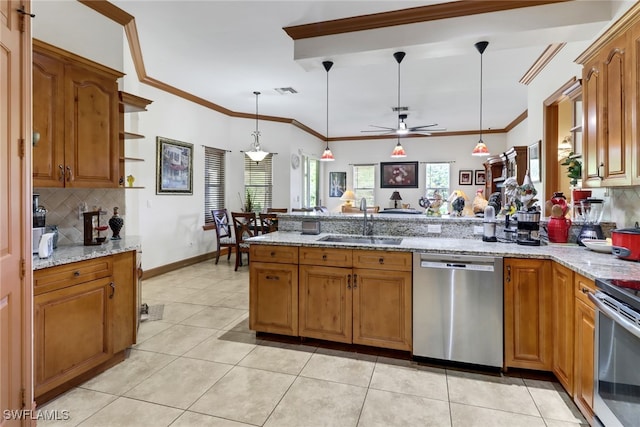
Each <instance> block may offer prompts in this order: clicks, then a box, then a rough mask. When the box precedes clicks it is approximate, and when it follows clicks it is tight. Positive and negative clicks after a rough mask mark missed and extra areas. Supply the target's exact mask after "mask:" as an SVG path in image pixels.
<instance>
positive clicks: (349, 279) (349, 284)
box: [347, 274, 351, 289]
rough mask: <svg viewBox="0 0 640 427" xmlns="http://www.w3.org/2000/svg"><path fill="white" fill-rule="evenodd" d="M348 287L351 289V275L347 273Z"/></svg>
mask: <svg viewBox="0 0 640 427" xmlns="http://www.w3.org/2000/svg"><path fill="white" fill-rule="evenodd" d="M347 289H351V275H350V274H348V275H347Z"/></svg>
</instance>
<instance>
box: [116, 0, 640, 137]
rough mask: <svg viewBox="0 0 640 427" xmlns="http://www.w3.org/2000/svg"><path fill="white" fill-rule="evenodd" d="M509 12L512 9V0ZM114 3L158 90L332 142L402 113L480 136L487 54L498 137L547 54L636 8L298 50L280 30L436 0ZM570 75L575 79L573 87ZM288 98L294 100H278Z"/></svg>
mask: <svg viewBox="0 0 640 427" xmlns="http://www.w3.org/2000/svg"><path fill="white" fill-rule="evenodd" d="M505 1H506V0H505ZM112 3H113V4H115V5H116V6H118V7H119V8H121V9H123V10H125V11H126V12H128V13H130V14H131V15H133V16H134V17H135V20H136V26H137V30H138V34H139V39H140V45H141V49H142V55H143V58H144V65H145V69H146V72H147V74H148V75H149V76H150V77H153V78H154V79H157V80H159V81H161V82H164V83H167V84H169V85H171V86H174V87H176V88H179V89H182V90H184V91H186V92H189V93H191V94H194V95H197V96H199V97H201V98H204V99H206V100H208V101H211V102H213V103H216V104H218V105H220V106H222V107H224V108H227V109H230V110H233V111H236V112H242V113H249V114H254V113H255V96H254V95H253V91H256V90H257V91H260V92H261V93H262V95H260V98H259V112H260V114H261V115H262V114H264V115H269V116H278V117H286V118H292V119H295V120H297V121H299V122H300V123H302V124H303V125H306V126H308V127H310V128H311V129H313V130H315V131H317V132H319V133H321V134H322V135H325V134H326V126H327V120H326V96H327V93H326V78H327V76H326V72H325V71H324V69H323V68H322V64H321V63H322V61H324V60H332V61H333V62H334V66H333V68H332V69H331V71H330V73H329V136H330V137H331V138H336V137H348V136H362V135H369V136H370V135H371V134H370V133H366V134H365V133H362V132H361V131H362V130H367V129H372V128H371V127H370V126H369V125H379V126H389V127H394V126H395V125H396V124H397V114H396V113H394V112H393V111H392V109H391V108H392V107H394V106H396V105H397V102H398V64H397V63H396V61H395V59H394V58H393V55H392V54H393V53H394V52H396V51H399V50H402V51H405V52H406V53H407V56H406V57H405V58H404V60H403V62H402V64H401V66H400V73H401V90H400V98H401V101H400V103H401V105H402V106H408V107H409V118H408V120H407V122H408V124H409V126H417V125H424V124H430V123H438V124H439V125H440V126H441V127H445V128H447V130H448V131H469V130H477V129H478V127H479V108H480V107H479V106H480V99H479V97H480V84H479V82H480V77H479V74H480V54H479V53H478V52H477V51H476V49H475V47H474V43H476V42H477V41H481V40H487V41H489V46H488V48H487V50H486V51H485V53H484V57H483V61H484V75H483V80H484V84H483V105H484V108H483V128H485V129H491V128H497V129H501V128H504V127H506V126H507V125H508V124H509V123H511V122H512V121H513V120H514V119H515V118H516V117H518V116H519V115H520V114H521V113H522V112H524V111H525V110H526V109H527V87H526V86H525V85H523V84H522V83H519V80H520V79H521V78H522V77H523V75H524V74H525V73H526V72H527V71H528V70H529V68H530V67H531V66H532V65H533V64H534V62H535V61H536V59H537V58H538V57H539V56H540V55H541V53H542V52H543V51H544V49H545V48H546V47H547V46H548V45H549V44H551V43H561V42H575V41H590V40H592V39H593V38H594V36H596V35H597V34H598V33H599V32H601V31H602V29H603V28H605V27H606V26H607V25H608V24H609V22H610V20H611V19H612V17H613V16H614V15H615V14H616V13H617V11H619V10H620V9H622V8H628V5H629V3H633V2H629V1H612V0H606V1H605V0H602V1H599V0H575V1H568V2H566V3H559V4H552V5H542V6H535V7H529V8H523V9H517V10H511V11H505V12H494V13H488V14H480V15H473V16H466V17H461V18H452V19H446V20H439V21H430V22H424V23H417V24H410V25H402V26H395V27H387V28H382V29H375V30H367V31H360V32H352V33H346V34H339V35H333V36H323V37H316V38H309V39H302V40H299V41H297V42H294V41H293V40H292V39H291V38H290V37H289V36H288V35H287V34H286V33H285V31H284V30H283V27H288V26H293V25H301V24H308V23H313V22H319V21H325V20H330V19H337V18H345V17H352V16H358V15H365V14H371V13H378V12H385V11H391V10H397V9H404V8H410V7H416V6H426V5H430V4H434V3H442V1H440V2H433V1H432V2H429V1H405V0H395V1H371V0H358V1H337V0H334V1H268V0H261V1H238V0H236V1H153V2H152V1H134V0H115V1H112ZM570 77H571V76H567V79H568V78H570ZM282 87H292V88H294V89H295V90H297V91H298V93H297V94H293V95H292V94H287V95H280V94H279V93H277V92H276V91H275V90H274V89H275V88H282Z"/></svg>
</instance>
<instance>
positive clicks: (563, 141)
mask: <svg viewBox="0 0 640 427" xmlns="http://www.w3.org/2000/svg"><path fill="white" fill-rule="evenodd" d="M581 82H582V81H581V80H580V79H576V78H575V77H574V78H572V79H571V80H569V81H568V82H566V83H565V84H564V85H562V86H561V87H560V88H559V89H558V90H556V91H555V92H554V93H553V94H552V95H551V96H549V97H548V98H547V99H546V100H545V101H544V125H543V126H544V142H543V152H544V159H545V168H544V171H545V172H544V179H543V181H544V199H543V200H549V199H551V197H553V193H555V192H558V191H560V192H563V193H564V195H565V197H566V198H567V200H570V198H571V193H570V192H571V184H570V179H569V177H568V176H567V166H566V165H562V163H564V162H565V160H566V159H567V157H568V156H569V154H570V153H582V116H583V113H582V86H581ZM543 206H544V203H543ZM548 214H549V213H548V212H547V213H546V215H548Z"/></svg>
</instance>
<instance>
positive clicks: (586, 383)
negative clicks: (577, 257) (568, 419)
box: [573, 273, 596, 420]
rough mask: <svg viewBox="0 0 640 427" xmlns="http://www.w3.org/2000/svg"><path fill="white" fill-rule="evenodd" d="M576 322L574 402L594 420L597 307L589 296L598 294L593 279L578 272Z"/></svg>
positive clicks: (586, 415)
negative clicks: (592, 293)
mask: <svg viewBox="0 0 640 427" xmlns="http://www.w3.org/2000/svg"><path fill="white" fill-rule="evenodd" d="M574 289H575V314H574V315H575V322H574V327H575V329H574V331H575V332H574V365H573V369H574V388H573V399H574V401H575V402H576V405H577V406H578V408H580V411H582V414H583V415H584V416H585V417H586V418H587V420H591V419H592V418H593V386H594V365H593V364H594V358H593V353H594V342H595V329H596V327H595V325H596V317H595V316H596V308H595V306H594V305H593V303H592V302H591V300H589V297H588V294H589V293H590V292H595V283H594V282H593V280H590V279H587V278H586V277H584V276H582V275H580V274H578V273H576V274H575V279H574Z"/></svg>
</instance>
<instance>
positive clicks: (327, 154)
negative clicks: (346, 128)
mask: <svg viewBox="0 0 640 427" xmlns="http://www.w3.org/2000/svg"><path fill="white" fill-rule="evenodd" d="M322 66H323V67H324V69H325V71H326V72H327V133H326V136H325V137H326V139H327V146H326V148H325V149H324V153H322V157H320V161H322V162H333V161H334V160H335V158H334V157H333V153H332V152H331V150H330V149H329V70H330V69H331V67H332V66H333V62H331V61H323V62H322Z"/></svg>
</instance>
